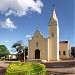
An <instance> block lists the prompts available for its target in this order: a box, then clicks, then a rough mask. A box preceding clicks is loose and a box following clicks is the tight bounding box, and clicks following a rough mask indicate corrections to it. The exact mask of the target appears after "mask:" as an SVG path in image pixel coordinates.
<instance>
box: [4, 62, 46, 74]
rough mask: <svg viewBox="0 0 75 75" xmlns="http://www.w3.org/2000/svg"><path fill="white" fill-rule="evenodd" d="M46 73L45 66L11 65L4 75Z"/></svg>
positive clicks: (34, 64) (19, 63)
mask: <svg viewBox="0 0 75 75" xmlns="http://www.w3.org/2000/svg"><path fill="white" fill-rule="evenodd" d="M45 72H46V68H45V65H43V64H40V63H25V64H24V63H21V62H14V63H11V64H10V65H9V66H8V67H7V69H6V73H5V75H44V74H45Z"/></svg>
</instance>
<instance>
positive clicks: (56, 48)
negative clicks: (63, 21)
mask: <svg viewBox="0 0 75 75" xmlns="http://www.w3.org/2000/svg"><path fill="white" fill-rule="evenodd" d="M28 48H29V49H28V57H29V59H41V60H47V61H58V60H60V59H67V58H69V42H68V41H59V22H58V17H57V15H56V12H55V9H53V11H52V16H51V19H50V21H49V25H48V38H44V37H43V35H42V34H41V32H40V31H39V29H37V30H36V32H35V34H34V35H33V37H32V39H31V40H29V43H28Z"/></svg>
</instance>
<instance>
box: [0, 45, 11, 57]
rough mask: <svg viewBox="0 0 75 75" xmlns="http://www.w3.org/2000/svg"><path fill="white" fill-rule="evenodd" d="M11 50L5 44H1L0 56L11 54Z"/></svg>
mask: <svg viewBox="0 0 75 75" xmlns="http://www.w3.org/2000/svg"><path fill="white" fill-rule="evenodd" d="M9 54H10V52H9V50H8V49H7V47H6V46H5V45H0V58H1V57H3V56H6V55H9Z"/></svg>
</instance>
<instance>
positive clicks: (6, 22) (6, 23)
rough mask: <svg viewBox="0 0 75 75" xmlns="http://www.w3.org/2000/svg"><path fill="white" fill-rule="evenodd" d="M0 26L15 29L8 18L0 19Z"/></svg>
mask: <svg viewBox="0 0 75 75" xmlns="http://www.w3.org/2000/svg"><path fill="white" fill-rule="evenodd" d="M0 28H6V29H16V28H17V27H16V26H15V25H14V23H13V22H12V21H11V20H10V18H7V19H6V20H5V21H0Z"/></svg>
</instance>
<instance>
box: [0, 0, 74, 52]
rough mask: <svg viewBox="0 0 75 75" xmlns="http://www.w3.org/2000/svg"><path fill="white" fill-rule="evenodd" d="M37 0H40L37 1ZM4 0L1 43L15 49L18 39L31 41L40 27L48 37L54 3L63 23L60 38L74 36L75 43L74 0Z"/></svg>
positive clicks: (1, 2)
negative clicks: (30, 38) (14, 44)
mask: <svg viewBox="0 0 75 75" xmlns="http://www.w3.org/2000/svg"><path fill="white" fill-rule="evenodd" d="M35 1H36V2H35ZM35 1H34V0H0V44H4V45H6V46H7V48H8V49H9V50H10V51H11V46H12V45H13V43H15V42H16V41H18V40H22V41H23V43H24V45H27V44H28V37H32V36H33V35H34V33H35V31H36V29H37V27H38V28H39V30H40V31H41V33H42V34H43V36H44V37H45V38H47V37H48V23H49V20H50V17H51V15H52V9H53V6H52V5H53V4H54V5H55V10H56V14H57V16H58V20H59V26H60V41H64V40H68V37H69V39H70V45H71V46H75V37H74V36H75V31H74V30H75V29H74V28H75V24H74V17H75V15H74V9H75V6H74V3H75V1H74V0H35Z"/></svg>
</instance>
